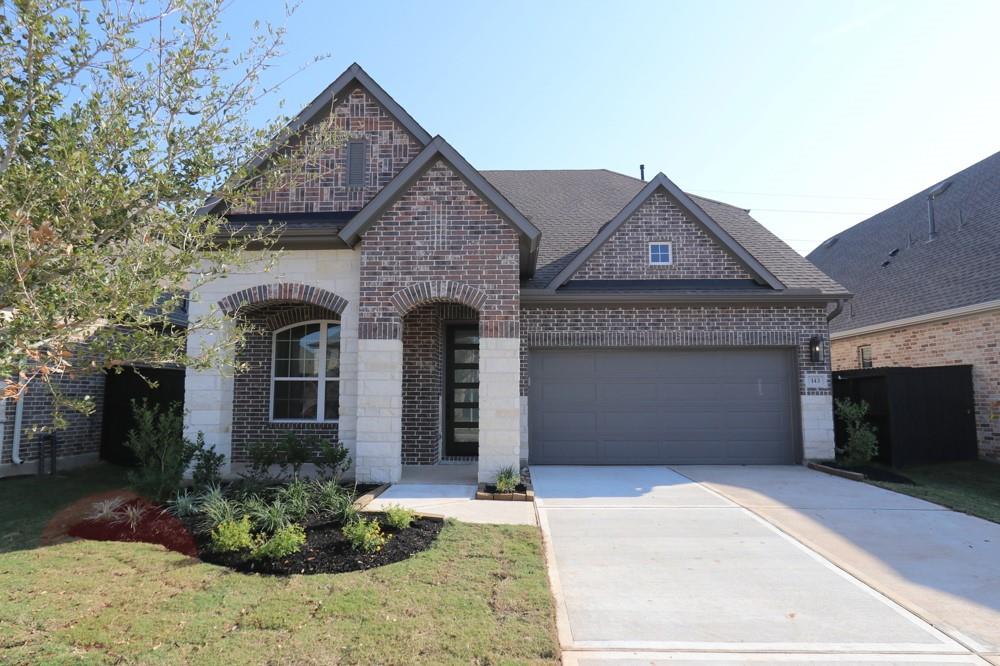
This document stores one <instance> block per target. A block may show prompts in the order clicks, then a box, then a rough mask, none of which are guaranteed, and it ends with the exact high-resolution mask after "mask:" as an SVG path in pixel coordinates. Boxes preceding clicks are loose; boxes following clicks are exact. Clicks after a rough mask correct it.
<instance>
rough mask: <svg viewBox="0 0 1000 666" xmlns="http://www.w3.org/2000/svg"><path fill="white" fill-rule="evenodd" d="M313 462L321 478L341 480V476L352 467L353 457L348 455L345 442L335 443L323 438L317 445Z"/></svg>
mask: <svg viewBox="0 0 1000 666" xmlns="http://www.w3.org/2000/svg"><path fill="white" fill-rule="evenodd" d="M313 464H314V465H315V466H316V475H317V476H318V477H319V478H321V479H327V480H332V481H339V480H340V476H341V475H342V474H343V473H344V472H346V471H347V470H348V469H350V467H351V458H350V457H349V456H348V455H347V447H346V446H344V443H343V442H337V443H336V444H333V443H331V442H330V441H329V440H327V439H321V440H319V443H318V444H317V445H316V455H315V457H314V458H313Z"/></svg>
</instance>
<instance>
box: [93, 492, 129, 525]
mask: <svg viewBox="0 0 1000 666" xmlns="http://www.w3.org/2000/svg"><path fill="white" fill-rule="evenodd" d="M124 503H125V500H123V499H122V498H121V497H112V498H111V499H106V500H101V501H100V502H94V504H93V505H92V506H91V508H90V513H88V514H87V520H94V521H99V522H106V521H110V520H114V518H115V514H116V513H117V511H118V509H119V508H120V507H121V505H122V504H124Z"/></svg>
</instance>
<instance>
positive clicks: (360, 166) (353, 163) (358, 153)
mask: <svg viewBox="0 0 1000 666" xmlns="http://www.w3.org/2000/svg"><path fill="white" fill-rule="evenodd" d="M366 152H367V150H366V149H365V142H364V141H350V142H348V144H347V186H348V187H363V186H364V184H365V153H366Z"/></svg>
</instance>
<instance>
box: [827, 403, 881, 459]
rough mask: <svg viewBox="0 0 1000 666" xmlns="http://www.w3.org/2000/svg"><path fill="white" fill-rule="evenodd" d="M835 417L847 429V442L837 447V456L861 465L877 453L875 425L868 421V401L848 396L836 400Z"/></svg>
mask: <svg viewBox="0 0 1000 666" xmlns="http://www.w3.org/2000/svg"><path fill="white" fill-rule="evenodd" d="M836 405H837V409H836V411H837V418H838V419H840V420H841V422H842V423H843V424H844V427H845V428H846V429H847V442H846V443H845V444H844V446H843V447H842V448H838V449H837V455H838V458H839V459H840V460H841V461H843V462H844V463H846V464H848V465H863V464H865V463H868V462H871V459H872V458H874V457H875V456H876V455H877V454H878V437H877V436H876V434H875V433H876V429H875V426H873V425H872V424H870V423H868V420H867V418H866V417H867V416H868V403H867V402H865V401H864V400H862V401H861V402H860V403H856V402H854V401H853V400H851V399H850V398H844V399H843V400H837V401H836Z"/></svg>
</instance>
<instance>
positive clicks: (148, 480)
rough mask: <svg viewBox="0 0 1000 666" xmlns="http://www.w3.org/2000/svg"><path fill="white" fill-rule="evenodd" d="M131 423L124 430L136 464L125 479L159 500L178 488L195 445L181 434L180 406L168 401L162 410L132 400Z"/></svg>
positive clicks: (182, 426)
mask: <svg viewBox="0 0 1000 666" xmlns="http://www.w3.org/2000/svg"><path fill="white" fill-rule="evenodd" d="M132 415H133V418H134V419H135V427H134V428H133V429H132V430H130V431H129V433H128V441H127V445H128V447H129V448H130V449H132V452H133V453H135V456H136V458H138V459H139V468H138V469H136V470H135V471H133V472H130V473H129V482H130V483H131V484H132V486H134V487H135V489H136V490H138V491H139V492H140V493H142V494H144V495H148V496H149V497H151V498H153V499H155V500H157V501H163V500H166V499H167V498H169V497H170V496H171V495H172V494H173V493H174V492H175V491H176V490H177V489H178V488H180V485H181V480H182V479H183V478H184V473H185V472H186V471H187V469H188V467H189V466H190V465H191V459H192V458H193V457H194V454H195V450H196V448H195V445H194V444H193V443H192V442H191V441H190V440H188V439H187V438H185V437H184V419H183V414H182V413H181V407H180V405H179V404H177V403H172V404H171V405H170V407H168V408H167V410H166V411H161V410H160V408H159V407H158V406H157V405H154V404H150V403H149V402H148V401H147V400H145V399H143V401H142V402H138V401H135V400H133V401H132Z"/></svg>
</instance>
